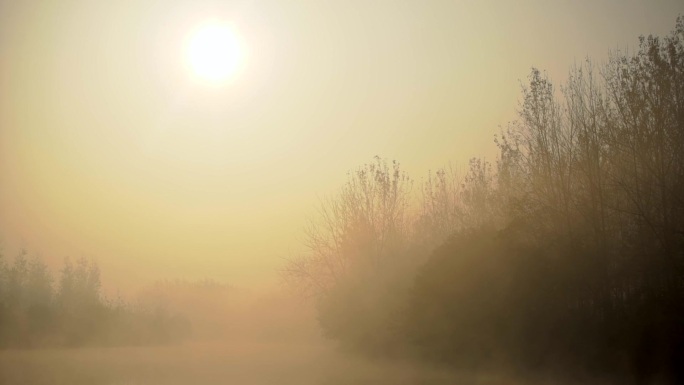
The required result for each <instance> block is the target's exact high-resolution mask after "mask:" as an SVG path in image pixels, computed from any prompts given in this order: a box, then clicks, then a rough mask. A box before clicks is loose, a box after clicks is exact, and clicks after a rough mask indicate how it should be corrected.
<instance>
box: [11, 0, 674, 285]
mask: <svg viewBox="0 0 684 385" xmlns="http://www.w3.org/2000/svg"><path fill="white" fill-rule="evenodd" d="M678 14H684V3H682V2H681V1H677V0H671V1H665V0H663V1H636V0H624V1H620V0H611V1H570V0H568V1H542V0H539V1H498V2H495V1H457V0H453V1H303V0H302V1H260V0H253V1H247V0H244V1H223V2H221V1H201V0H194V1H45V2H37V1H36V2H34V1H2V0H0V240H1V242H2V245H3V249H4V250H5V252H6V253H9V254H13V253H15V252H16V250H18V249H19V248H20V247H26V248H27V249H28V250H30V251H31V252H34V253H39V254H41V255H42V256H43V257H44V258H45V259H46V260H48V261H49V262H51V263H54V261H61V260H62V259H63V258H64V257H65V256H72V257H80V256H86V257H93V258H95V259H96V260H97V261H98V262H99V263H100V265H101V268H102V270H103V274H104V279H105V281H108V282H110V283H113V284H114V285H118V286H121V285H123V284H125V283H128V282H131V283H134V284H138V283H141V282H147V281H149V280H153V279H160V278H175V277H181V276H182V277H188V278H203V277H212V278H216V279H219V280H223V281H228V282H232V283H235V284H239V285H249V284H256V283H262V282H268V281H270V280H272V279H273V278H274V277H275V273H274V269H275V268H277V267H278V266H279V265H280V264H281V263H282V258H284V257H286V256H288V255H290V254H292V253H294V252H296V251H297V250H299V249H300V241H301V239H302V236H301V235H302V233H301V229H302V226H303V224H304V223H305V220H306V218H307V216H308V215H310V214H312V212H313V209H314V206H315V204H316V202H317V200H318V199H319V197H321V196H323V195H325V194H329V193H332V192H334V191H335V189H336V188H337V186H338V185H340V183H341V182H342V181H343V180H344V178H345V173H346V171H347V170H349V169H351V168H354V167H356V166H358V165H360V164H362V163H365V162H368V161H370V160H372V157H373V156H374V155H380V156H382V157H386V158H389V159H396V160H399V161H400V162H401V163H402V164H403V165H404V166H405V168H406V169H407V170H408V171H409V172H410V173H411V175H412V176H413V177H414V178H415V179H417V180H419V179H420V178H421V177H422V176H423V175H425V173H426V172H427V170H428V169H433V170H434V169H436V168H438V167H440V166H443V165H446V164H447V163H449V162H452V163H453V164H455V165H465V162H466V161H467V159H469V158H470V157H472V156H476V155H489V156H490V157H491V156H493V154H494V145H493V143H492V139H493V135H494V134H495V133H496V132H497V131H498V127H499V126H500V125H505V124H506V122H507V121H509V120H511V119H513V118H514V113H515V109H516V106H517V101H518V95H519V90H520V84H521V83H520V82H521V80H522V81H523V82H524V80H525V78H526V76H527V74H528V73H529V70H530V67H532V66H537V67H539V68H540V69H545V70H547V71H548V73H549V74H550V75H551V76H552V77H553V78H554V79H556V80H557V81H562V80H564V78H565V76H566V74H567V71H568V69H569V67H570V66H571V65H572V64H573V63H578V62H581V61H582V60H583V59H584V58H585V57H586V55H589V56H591V57H592V58H594V59H595V60H596V61H599V62H600V61H605V60H606V58H607V53H608V51H609V50H614V49H617V48H621V49H626V48H631V49H633V48H634V47H635V45H636V42H637V36H638V35H640V34H649V33H654V34H659V35H664V34H666V33H667V32H669V31H670V30H672V29H673V27H674V23H675V18H676V16H677V15H678ZM207 20H221V21H225V22H228V23H230V24H231V25H232V27H233V29H234V31H235V33H236V35H237V36H239V37H240V40H241V42H242V43H243V45H244V50H245V57H246V59H245V63H244V68H243V69H242V70H241V71H240V72H239V73H238V74H236V75H235V76H234V78H233V79H231V81H230V82H227V83H225V84H221V85H212V84H207V83H206V82H201V81H198V79H197V77H196V76H193V74H192V73H191V71H190V70H189V69H188V65H187V60H186V58H185V57H184V54H185V51H184V47H185V42H186V41H187V39H188V36H189V34H190V33H191V31H193V30H194V29H196V28H197V26H198V25H201V24H202V23H204V22H206V21H207Z"/></svg>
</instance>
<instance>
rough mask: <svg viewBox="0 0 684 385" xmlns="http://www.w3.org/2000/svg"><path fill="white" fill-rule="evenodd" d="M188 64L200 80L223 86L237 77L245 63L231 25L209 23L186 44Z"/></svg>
mask: <svg viewBox="0 0 684 385" xmlns="http://www.w3.org/2000/svg"><path fill="white" fill-rule="evenodd" d="M186 55H187V61H188V64H189V65H190V68H191V69H192V72H193V73H194V74H195V75H196V76H198V77H199V78H201V79H203V80H206V81H209V82H212V83H220V82H222V81H225V80H228V79H229V78H231V77H232V76H234V75H235V74H236V72H237V71H238V69H239V67H240V65H241V64H242V63H241V62H242V60H243V50H242V48H241V44H240V41H239V39H238V37H237V35H236V34H235V33H234V32H233V30H232V29H231V27H230V26H229V25H225V24H220V23H209V24H206V25H204V26H202V27H201V28H199V29H198V30H197V31H195V32H194V33H193V34H192V36H191V37H190V40H189V41H188V45H187V51H186Z"/></svg>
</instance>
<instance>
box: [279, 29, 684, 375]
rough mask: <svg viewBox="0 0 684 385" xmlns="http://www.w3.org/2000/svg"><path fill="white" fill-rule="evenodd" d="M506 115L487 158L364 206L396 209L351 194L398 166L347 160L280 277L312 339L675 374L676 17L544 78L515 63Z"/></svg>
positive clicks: (680, 104) (679, 135)
mask: <svg viewBox="0 0 684 385" xmlns="http://www.w3.org/2000/svg"><path fill="white" fill-rule="evenodd" d="M518 115H519V117H518V120H517V121H515V122H513V123H511V124H510V125H509V126H508V127H507V129H506V130H505V131H504V132H502V134H501V135H500V136H499V137H498V138H497V139H496V140H495V142H496V144H497V146H498V150H499V156H498V159H497V162H496V164H495V165H492V164H490V163H489V162H487V161H486V160H484V159H477V158H476V159H473V160H472V161H471V163H470V168H469V170H468V172H467V173H466V174H465V176H464V177H463V178H462V179H459V178H457V177H456V176H455V173H453V172H446V171H444V170H440V171H438V172H437V173H435V174H430V176H429V177H428V179H427V181H426V182H425V183H424V184H423V185H422V188H421V192H422V198H423V199H422V202H421V204H422V206H421V207H419V209H418V210H414V211H412V210H410V209H408V208H403V207H404V206H401V207H402V210H401V211H400V213H401V215H387V214H386V213H385V212H383V211H382V210H375V209H374V208H381V209H384V208H386V207H399V206H391V205H389V206H388V205H382V204H380V205H377V204H376V203H375V202H383V199H387V198H386V197H388V195H386V194H380V195H374V194H375V193H370V194H369V191H372V192H375V191H384V190H383V189H382V188H377V187H382V186H384V185H385V184H386V185H392V186H404V184H402V183H396V184H392V183H390V182H389V181H392V178H391V176H392V175H394V176H395V178H396V179H395V180H399V181H402V180H403V179H401V178H399V176H400V175H402V174H400V173H399V171H398V168H396V169H395V173H394V174H391V173H389V172H388V169H387V168H384V169H383V168H382V167H379V166H381V165H382V163H378V165H377V166H373V168H372V169H371V168H369V166H365V168H361V169H359V170H358V171H357V173H355V174H351V176H350V181H349V182H348V184H347V185H346V186H345V188H344V189H343V191H342V193H341V194H340V195H339V196H338V197H337V198H336V199H333V200H330V201H326V202H324V204H323V208H322V210H321V213H322V214H321V216H322V219H323V220H322V221H321V222H317V223H315V224H314V226H313V230H312V231H311V232H310V233H309V234H310V235H309V238H308V240H309V245H310V250H311V253H310V254H307V255H305V256H303V257H302V258H301V259H297V260H294V261H292V263H291V264H290V266H289V268H288V269H286V273H287V277H288V278H289V279H291V280H292V281H295V282H296V283H299V284H302V283H303V284H307V283H308V285H309V286H308V287H309V288H313V292H314V293H315V294H316V297H317V298H318V299H319V301H320V303H321V306H320V313H319V318H320V321H321V324H322V326H323V328H324V330H325V331H326V332H327V334H328V335H329V336H330V337H332V338H335V339H338V340H340V341H341V342H342V343H349V342H350V341H351V342H352V343H351V345H353V346H359V345H360V347H361V348H366V350H377V349H375V347H377V346H378V345H380V346H386V347H392V349H393V350H395V351H396V350H397V347H401V350H405V351H413V352H415V353H417V354H420V355H422V356H423V357H427V358H430V359H436V360H439V361H443V362H448V363H449V364H451V365H454V366H459V367H468V368H480V367H487V366H492V365H497V366H508V367H509V368H516V369H518V370H520V369H535V370H541V369H543V370H551V369H554V370H566V371H567V372H569V373H575V374H578V373H594V374H596V373H598V372H601V373H604V374H610V375H616V376H619V375H621V376H627V377H632V378H633V379H634V380H636V382H637V383H641V382H648V381H651V380H653V379H654V378H659V379H660V380H662V381H665V382H673V383H681V382H682V381H684V373H683V372H682V369H681V368H684V361H683V360H684V200H683V199H682V197H684V17H679V18H678V20H677V24H676V27H675V31H674V32H673V33H672V34H671V35H669V36H667V37H666V38H664V39H661V38H658V37H652V36H649V37H648V38H643V37H642V38H641V39H640V46H639V50H638V52H636V53H635V54H633V55H629V54H627V53H622V52H617V53H614V54H613V56H612V58H611V60H610V61H609V62H608V63H607V64H606V65H604V66H602V67H601V68H599V69H596V68H595V67H594V65H593V64H592V63H591V61H589V60H587V62H586V64H584V65H582V66H579V67H576V68H573V69H572V70H571V72H570V75H569V78H568V80H567V82H566V83H565V84H564V85H563V86H562V87H560V91H557V89H556V87H554V85H553V83H552V82H551V80H550V79H549V78H548V77H546V76H545V75H544V74H543V73H542V72H540V71H539V70H537V69H533V70H532V72H531V74H530V77H529V84H528V85H527V86H526V87H523V89H522V99H521V103H520V106H519V114H518ZM378 162H379V161H378ZM369 171H375V172H379V174H377V175H379V176H380V177H379V178H375V179H373V178H370V179H369V178H367V175H369V174H372V173H369ZM369 180H370V183H367V181H369ZM383 183H385V184H383ZM368 186H370V188H369V187H368ZM371 197H372V198H371ZM375 197H379V198H383V199H376V198H375ZM394 197H402V198H401V199H400V200H398V201H400V202H409V199H408V191H406V192H403V193H401V194H396V195H394ZM404 197H406V198H404ZM389 201H392V199H390V200H389ZM369 207H370V208H373V209H369ZM390 212H392V213H394V211H390ZM358 213H362V214H358ZM413 213H416V215H415V216H412V215H410V214H413ZM407 214H408V216H409V217H408V218H407V216H406V215H407ZM388 218H389V222H388ZM393 221H394V222H393ZM378 223H382V226H381V227H380V228H381V229H391V231H389V232H384V231H379V230H378V227H377V224H378ZM388 223H389V226H388ZM407 224H408V226H407ZM396 229H400V231H397V230H396ZM380 234H391V235H390V236H387V237H386V236H384V235H382V236H381V235H380ZM395 234H396V235H395ZM449 234H451V236H449ZM385 240H394V241H392V242H390V243H389V244H388V245H390V246H391V247H386V246H385V244H386V243H385ZM439 243H443V244H442V245H441V246H440V247H438V248H437V249H436V250H435V251H434V252H433V253H432V254H431V256H430V257H429V258H428V259H427V262H425V263H423V261H424V256H425V254H426V253H428V252H429V250H430V249H431V248H432V247H433V246H434V245H437V244H439ZM378 245H383V246H382V247H378ZM359 246H362V247H359ZM359 250H362V251H363V252H359ZM379 250H381V251H382V252H378V251H379ZM362 261H363V262H362ZM390 261H391V262H390ZM398 261H409V262H404V263H402V264H399V263H398ZM421 264H422V266H421ZM397 265H401V266H403V267H409V268H408V269H407V268H404V269H402V268H397V267H396V266H397ZM414 266H419V267H418V268H417V269H416V270H411V268H412V267H414ZM352 267H356V269H354V268H352ZM397 272H401V273H398V274H397ZM390 277H391V278H390ZM378 341H381V343H379V342H378ZM368 347H370V348H371V349H368Z"/></svg>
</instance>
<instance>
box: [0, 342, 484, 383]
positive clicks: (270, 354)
mask: <svg viewBox="0 0 684 385" xmlns="http://www.w3.org/2000/svg"><path fill="white" fill-rule="evenodd" d="M455 380H456V378H455V377H454V376H453V375H450V374H448V373H445V372H441V371H439V370H429V369H426V368H420V369H419V368H417V367H415V366H409V365H401V364H396V363H395V364H390V363H369V362H363V361H361V360H359V359H353V358H350V357H347V356H343V355H341V354H339V353H336V352H334V351H333V350H332V349H330V348H329V347H327V346H323V345H317V344H310V345H294V344H287V345H278V344H262V343H241V344H238V345H229V344H226V345H218V344H188V345H182V346H174V347H155V348H106V349H103V348H97V349H54V350H52V349H42V350H20V351H17V350H6V351H2V352H0V383H1V384H3V385H5V384H7V385H14V384H17V385H18V384H25V385H42V384H51V385H61V384H64V385H67V384H68V385H138V384H141V385H142V384H145V385H147V384H150V385H152V384H154V385H157V384H174V385H175V384H207V385H210V384H244V385H261V384H264V385H266V384H279V385H289V384H292V385H308V384H320V385H346V384H350V385H351V384H378V383H387V384H393V385H394V384H399V385H400V384H406V385H408V384H435V385H436V384H452V383H455ZM457 382H458V383H461V381H457ZM463 383H473V382H472V381H470V382H469V381H463ZM477 383H497V382H492V381H480V382H477Z"/></svg>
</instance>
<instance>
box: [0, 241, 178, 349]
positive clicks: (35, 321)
mask: <svg viewBox="0 0 684 385" xmlns="http://www.w3.org/2000/svg"><path fill="white" fill-rule="evenodd" d="M55 282H56V284H55ZM186 329H187V322H186V321H184V320H183V319H182V318H180V317H179V316H177V315H173V314H169V313H165V312H164V311H163V310H162V309H160V308H158V307H153V306H148V307H143V308H135V309H134V308H133V307H131V306H128V305H126V304H124V303H123V302H122V301H110V300H107V299H106V298H104V297H103V296H102V293H101V289H100V271H99V268H98V266H97V264H95V263H94V262H91V261H88V260H86V259H79V260H77V261H76V263H72V262H71V261H70V260H69V259H67V260H66V261H65V263H64V266H63V268H62V269H61V271H60V274H59V278H58V280H55V279H54V278H53V275H52V273H51V271H50V270H49V269H48V267H47V266H46V265H45V264H44V263H43V262H42V260H41V259H39V258H37V257H34V258H28V257H27V255H26V253H25V252H22V253H20V254H19V255H18V256H17V257H16V258H15V259H14V261H12V262H11V263H7V262H6V261H5V259H4V258H3V257H2V255H0V348H2V347H40V346H84V345H138V344H150V343H166V342H170V341H172V340H174V339H177V338H181V337H183V336H184V335H185V334H186V333H185V330H186Z"/></svg>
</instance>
